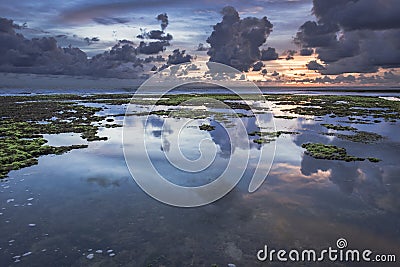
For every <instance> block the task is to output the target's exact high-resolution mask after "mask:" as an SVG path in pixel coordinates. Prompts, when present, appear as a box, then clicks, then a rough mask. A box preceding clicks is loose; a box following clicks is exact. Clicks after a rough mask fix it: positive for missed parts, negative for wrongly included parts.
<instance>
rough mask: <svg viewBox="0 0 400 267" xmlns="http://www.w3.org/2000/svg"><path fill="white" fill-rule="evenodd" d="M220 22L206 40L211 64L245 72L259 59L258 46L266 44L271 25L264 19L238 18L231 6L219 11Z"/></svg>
mask: <svg viewBox="0 0 400 267" xmlns="http://www.w3.org/2000/svg"><path fill="white" fill-rule="evenodd" d="M221 13H222V15H223V18H222V22H220V23H217V24H216V25H214V27H213V28H214V31H213V32H212V33H211V36H210V37H208V39H207V43H209V44H210V46H211V47H210V49H209V50H208V53H207V54H208V55H209V56H210V61H213V62H218V63H223V64H226V65H229V66H232V67H234V68H236V69H238V70H240V71H248V69H249V68H250V67H251V66H252V64H253V63H254V62H256V61H257V60H259V59H260V50H259V47H260V46H261V45H262V44H264V43H265V41H266V39H267V37H268V36H269V34H270V33H271V31H272V27H273V25H272V24H271V22H270V21H269V20H268V19H267V17H263V18H261V19H258V18H254V17H247V18H244V19H241V18H240V17H239V13H238V12H237V11H236V9H235V8H233V7H230V6H228V7H224V8H223V9H222V11H221Z"/></svg>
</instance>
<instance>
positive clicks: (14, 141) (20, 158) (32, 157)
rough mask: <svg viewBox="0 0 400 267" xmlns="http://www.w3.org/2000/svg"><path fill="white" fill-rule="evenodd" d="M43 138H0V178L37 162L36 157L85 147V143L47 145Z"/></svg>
mask: <svg viewBox="0 0 400 267" xmlns="http://www.w3.org/2000/svg"><path fill="white" fill-rule="evenodd" d="M46 143H47V141H46V140H45V139H43V138H34V139H19V138H12V137H7V138H0V179H1V178H5V177H6V176H7V174H8V172H10V171H12V170H19V169H22V168H25V167H29V166H32V165H35V164H37V163H38V157H40V156H43V155H50V154H56V155H60V154H63V153H65V152H68V151H71V150H73V149H80V148H86V147H87V145H71V146H60V147H54V146H48V145H45V144H46Z"/></svg>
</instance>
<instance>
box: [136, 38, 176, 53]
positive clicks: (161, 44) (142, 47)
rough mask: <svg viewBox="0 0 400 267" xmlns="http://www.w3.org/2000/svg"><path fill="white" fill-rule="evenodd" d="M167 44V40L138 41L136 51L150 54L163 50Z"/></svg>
mask: <svg viewBox="0 0 400 267" xmlns="http://www.w3.org/2000/svg"><path fill="white" fill-rule="evenodd" d="M169 45H170V43H169V42H168V41H156V42H149V43H146V42H140V44H139V47H138V50H137V51H138V53H140V54H145V55H152V54H157V53H159V52H163V51H165V48H166V47H167V46H169Z"/></svg>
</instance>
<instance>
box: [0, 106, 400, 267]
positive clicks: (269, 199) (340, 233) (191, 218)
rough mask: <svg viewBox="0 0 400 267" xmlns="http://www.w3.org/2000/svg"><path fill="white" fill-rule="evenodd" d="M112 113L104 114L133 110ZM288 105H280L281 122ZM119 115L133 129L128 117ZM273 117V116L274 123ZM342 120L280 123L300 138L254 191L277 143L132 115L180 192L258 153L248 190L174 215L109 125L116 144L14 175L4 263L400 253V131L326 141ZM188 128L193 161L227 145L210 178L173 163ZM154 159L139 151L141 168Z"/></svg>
mask: <svg viewBox="0 0 400 267" xmlns="http://www.w3.org/2000/svg"><path fill="white" fill-rule="evenodd" d="M108 107H110V108H109V109H106V110H105V111H103V112H102V113H101V114H100V115H108V114H119V113H121V110H122V111H123V110H124V108H123V107H120V106H108ZM142 109H143V107H138V110H142ZM280 109H282V107H276V106H274V108H273V112H274V114H280V113H281V112H280ZM115 119H116V122H117V123H120V124H122V120H123V117H116V118H115ZM232 120H233V122H234V119H232ZM261 120H263V121H264V122H269V121H270V120H271V118H270V117H269V116H268V115H264V116H261ZM339 120H340V118H329V117H324V119H323V122H321V121H315V120H314V119H313V118H311V117H304V116H299V117H298V118H296V119H292V120H286V119H275V123H276V128H277V130H285V131H298V132H299V133H300V134H298V135H288V134H283V135H282V136H280V137H279V138H277V140H276V147H277V148H276V155H275V160H274V163H273V165H272V169H271V171H270V173H269V175H268V177H267V179H266V181H265V182H264V183H263V184H262V186H261V187H260V188H259V189H258V190H257V191H256V192H254V193H251V194H250V193H248V192H247V188H248V184H249V181H250V177H251V175H252V173H253V172H254V168H255V166H256V163H257V161H256V158H257V156H258V155H259V153H260V151H261V149H267V150H271V149H272V147H273V145H275V143H274V142H272V143H270V144H264V145H258V144H255V143H252V142H250V146H246V144H248V143H247V142H248V136H241V135H239V134H238V135H234V137H235V138H234V139H233V140H231V141H229V140H228V138H227V133H226V130H224V128H223V127H222V126H223V125H219V124H218V123H217V122H215V121H212V120H211V121H210V120H209V119H203V120H190V119H184V118H169V117H160V116H156V115H153V116H150V118H149V120H148V121H147V124H146V123H145V118H144V117H142V116H130V117H129V124H128V126H129V127H131V129H133V130H134V131H135V132H137V134H138V135H140V134H142V133H143V132H145V137H146V142H147V145H148V146H147V148H148V152H149V155H150V157H151V159H152V161H153V163H154V165H155V167H156V168H157V170H158V171H159V172H160V173H162V174H163V175H165V176H166V177H167V179H168V180H170V181H171V182H174V183H176V184H180V185H184V186H198V185H203V184H207V183H209V182H211V181H213V179H215V178H216V177H218V175H220V173H221V172H222V170H223V169H224V168H225V167H226V165H227V163H228V160H229V157H230V156H231V155H232V154H236V155H237V156H238V157H239V158H240V157H243V158H246V155H247V154H250V162H249V164H248V168H247V169H246V172H245V174H244V177H243V178H242V180H241V181H240V183H239V184H238V185H237V186H236V187H235V188H234V189H233V190H232V191H231V192H230V193H229V194H228V195H227V196H225V197H223V198H222V199H220V200H218V201H216V202H214V203H212V204H209V205H207V206H204V207H200V208H177V207H172V206H168V205H165V204H162V203H160V202H158V201H156V200H154V199H153V198H151V197H149V196H148V195H146V193H144V192H143V191H142V190H141V189H140V188H139V187H138V185H137V184H136V183H135V181H134V180H133V179H132V177H131V175H130V173H129V171H128V168H127V166H126V163H125V159H124V155H123V148H122V128H111V129H106V128H102V129H101V131H100V136H108V137H109V140H108V141H96V142H89V143H88V144H89V147H88V148H87V149H81V150H73V151H71V152H69V153H67V154H64V155H58V156H55V155H51V156H43V157H40V159H39V164H38V165H36V166H32V167H29V168H25V169H22V170H19V171H13V172H11V173H10V175H9V176H10V178H8V179H6V180H5V181H3V182H0V236H1V239H0V262H1V263H2V264H1V265H2V266H3V265H4V266H8V265H14V264H15V265H16V266H45V265H51V264H52V263H57V265H59V266H71V265H73V266H87V265H93V266H94V265H96V266H211V265H212V264H214V263H215V264H218V266H227V264H228V263H234V264H236V266H261V265H262V263H260V262H259V261H258V260H257V257H256V253H257V251H258V250H259V249H262V248H263V247H264V245H265V244H267V245H268V246H269V247H272V248H276V249H280V248H285V249H290V248H315V249H320V248H325V247H328V246H333V247H334V246H335V244H336V240H337V239H338V238H346V239H347V241H348V243H349V246H350V247H352V248H359V249H371V250H372V251H374V252H375V253H387V254H388V253H394V254H396V253H398V251H399V248H400V230H399V229H400V216H399V215H400V194H399V193H400V165H399V156H400V152H399V151H400V127H399V124H398V122H397V123H390V122H381V123H379V124H368V125H359V124H357V125H355V124H354V125H351V124H346V125H350V126H354V127H357V128H358V129H360V130H363V131H369V132H374V133H379V134H381V135H383V136H384V137H385V139H384V140H382V141H380V142H379V143H377V144H362V143H354V142H350V141H345V140H341V139H337V138H336V137H330V136H323V135H321V134H320V132H327V129H325V128H324V127H322V126H321V125H320V124H321V123H324V122H326V123H334V124H336V122H337V121H339ZM241 121H242V122H243V124H244V125H245V126H246V129H247V131H248V132H251V131H255V130H257V129H258V127H259V126H260V125H258V124H257V122H256V121H255V119H254V117H249V118H242V119H241ZM205 122H210V123H211V125H215V126H216V129H215V130H213V131H210V132H208V131H200V130H199V129H198V126H199V125H201V124H202V123H205ZM231 122H232V121H231ZM185 123H187V124H186V126H185V127H184V128H183V130H182V131H179V134H180V139H179V140H180V141H181V142H180V145H181V149H182V153H183V154H184V155H185V156H186V157H187V158H189V159H192V160H193V159H196V158H198V157H199V156H200V152H199V143H200V142H201V140H203V139H207V140H208V143H207V142H206V143H205V144H204V146H205V147H204V148H205V149H206V150H211V149H212V148H213V147H216V148H217V154H216V157H215V159H214V161H213V162H212V165H211V166H210V167H209V168H207V169H205V170H204V171H203V172H201V173H194V174H191V175H189V174H188V173H187V172H183V171H180V170H177V169H176V168H173V167H172V166H171V165H170V164H168V161H167V160H166V158H165V155H166V154H168V153H169V154H170V156H172V157H173V156H174V153H175V152H174V151H175V150H173V149H171V148H170V150H168V149H167V148H168V144H166V143H165V142H168V141H171V140H172V139H174V138H175V135H176V134H178V132H177V129H178V128H179V127H180V125H182V124H185ZM231 127H232V126H231ZM234 130H235V127H233V129H231V131H233V132H234ZM45 138H46V139H48V140H49V144H51V145H70V144H78V143H82V144H86V143H87V142H86V141H84V140H82V139H80V137H79V135H75V134H61V135H57V136H54V135H47V136H45ZM138 142H140V138H138V139H135V138H132V139H129V141H128V142H127V143H125V145H126V146H127V147H128V148H129V147H132V148H133V149H134V147H135V146H137V145H138ZM307 142H323V143H326V144H328V143H329V144H334V145H338V146H341V147H346V149H347V151H348V153H349V154H350V155H357V156H360V157H376V158H380V159H382V161H381V162H379V163H371V162H369V161H363V162H341V161H328V160H317V159H314V158H312V157H310V156H307V155H304V149H303V148H301V144H303V143H307ZM166 149H167V151H166ZM142 157H143V155H141V154H138V155H136V160H137V162H138V163H137V168H139V169H140V166H141V164H140V161H141V160H142ZM261 167H262V166H261ZM140 171H142V172H146V171H147V170H140ZM98 250H101V252H100V251H98ZM108 250H113V251H112V252H107V251H108ZM96 251H97V252H96ZM29 252H31V254H30V253H29ZM26 253H27V254H28V255H27V254H26ZM24 254H25V255H26V256H22V255H24ZM89 254H94V257H93V259H88V258H87V256H88V255H89ZM113 254H115V255H113ZM110 255H111V256H110ZM89 258H90V257H89ZM397 258H399V255H398V256H397ZM15 261H17V262H15ZM264 264H265V263H264ZM342 264H343V263H342ZM281 265H282V263H276V266H281ZM288 265H290V264H288ZM306 265H307V264H306ZM338 265H340V264H339V263H338Z"/></svg>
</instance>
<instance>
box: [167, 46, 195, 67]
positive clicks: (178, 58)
mask: <svg viewBox="0 0 400 267" xmlns="http://www.w3.org/2000/svg"><path fill="white" fill-rule="evenodd" d="M185 52H186V51H185V50H182V52H181V51H179V49H175V50H174V51H173V52H172V54H171V55H169V56H168V61H167V64H168V65H171V64H172V65H176V64H182V63H186V62H190V60H191V59H192V56H191V55H185Z"/></svg>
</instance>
